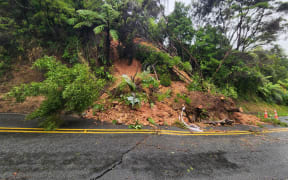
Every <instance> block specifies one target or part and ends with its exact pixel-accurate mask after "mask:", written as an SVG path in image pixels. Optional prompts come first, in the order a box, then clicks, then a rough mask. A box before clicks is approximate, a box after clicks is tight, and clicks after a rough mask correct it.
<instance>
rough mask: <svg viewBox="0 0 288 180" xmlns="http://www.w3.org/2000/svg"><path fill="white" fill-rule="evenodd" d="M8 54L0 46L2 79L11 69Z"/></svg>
mask: <svg viewBox="0 0 288 180" xmlns="http://www.w3.org/2000/svg"><path fill="white" fill-rule="evenodd" d="M7 53H8V52H7V50H6V49H5V48H4V47H3V46H0V78H1V77H2V76H4V74H6V72H8V71H9V70H10V68H11V58H10V56H9V55H8V54H7Z"/></svg>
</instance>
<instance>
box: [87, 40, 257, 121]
mask: <svg viewBox="0 0 288 180" xmlns="http://www.w3.org/2000/svg"><path fill="white" fill-rule="evenodd" d="M135 42H136V43H139V44H141V45H144V46H149V47H153V48H155V46H153V45H152V44H151V43H149V42H145V41H143V40H141V39H136V40H135ZM111 44H112V45H111V47H112V48H113V54H114V60H113V61H114V71H113V76H114V77H115V81H114V83H113V84H112V85H111V86H110V87H109V88H108V91H106V93H104V94H103V95H102V96H101V97H100V99H99V100H98V101H97V102H95V106H94V107H91V108H90V109H88V110H87V112H86V113H85V114H86V116H85V117H86V118H92V119H96V120H100V121H102V122H109V123H111V122H114V123H117V124H126V125H129V124H135V123H136V122H137V123H139V124H143V125H149V124H150V125H151V122H149V121H148V119H150V120H151V119H153V121H154V122H155V123H156V124H158V125H173V124H176V123H179V115H180V113H181V110H182V107H183V105H185V107H186V113H185V115H186V116H185V117H184V120H185V121H186V122H190V123H197V124H198V125H200V126H204V124H203V123H202V122H203V121H205V120H214V121H215V120H225V119H229V120H235V122H236V123H239V124H249V125H256V124H258V123H261V122H260V119H259V118H257V117H255V116H252V115H247V114H243V113H241V112H235V110H236V111H237V109H239V108H237V107H236V105H235V103H234V102H233V100H232V99H230V98H224V97H223V95H221V94H216V95H215V94H210V93H208V92H198V91H191V92H190V91H188V90H187V85H188V82H189V81H191V79H190V78H189V76H188V75H187V74H186V73H185V72H183V71H181V73H180V74H181V75H184V78H183V76H182V78H181V77H180V78H179V79H182V81H172V83H171V85H170V87H164V86H161V85H160V86H159V88H153V87H149V88H144V87H143V85H142V84H141V82H142V81H143V79H141V77H140V74H141V63H140V61H138V60H137V59H133V61H132V62H131V63H130V64H129V61H128V60H127V59H119V57H118V56H117V54H118V53H117V50H116V46H117V44H118V43H117V42H114V43H111ZM157 50H158V49H157ZM177 71H180V70H177ZM174 73H175V74H174V75H175V76H179V74H178V73H177V72H175V71H174ZM123 75H127V76H128V77H130V78H131V79H132V78H135V79H134V81H135V84H136V86H137V88H136V89H137V91H136V92H132V91H131V90H130V89H129V88H126V89H125V90H124V91H123V92H120V93H119V86H120V84H121V82H123V77H122V76H123ZM149 76H151V77H153V78H154V79H156V77H155V73H152V74H149ZM187 77H188V78H187ZM187 79H188V80H189V81H188V82H187ZM117 93H118V94H117ZM121 93H122V94H121ZM129 93H130V94H131V93H132V94H133V93H144V94H145V95H146V96H147V99H148V101H146V102H145V101H142V102H141V104H140V105H139V106H137V108H132V107H131V106H130V105H127V102H125V100H124V101H123V98H119V97H120V96H122V95H124V94H129ZM165 94H166V95H165ZM159 96H166V97H165V98H161V99H160V100H159V98H158V97H159ZM99 106H101V109H99V108H98V107H99ZM239 111H241V110H239Z"/></svg>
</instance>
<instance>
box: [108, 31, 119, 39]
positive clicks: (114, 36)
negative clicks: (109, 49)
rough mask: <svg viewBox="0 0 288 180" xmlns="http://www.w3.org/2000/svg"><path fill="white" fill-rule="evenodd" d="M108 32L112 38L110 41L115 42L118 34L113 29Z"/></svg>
mask: <svg viewBox="0 0 288 180" xmlns="http://www.w3.org/2000/svg"><path fill="white" fill-rule="evenodd" d="M109 32H110V36H111V37H112V39H113V40H114V41H117V40H118V33H117V31H116V30H114V29H111V30H110V31H109Z"/></svg>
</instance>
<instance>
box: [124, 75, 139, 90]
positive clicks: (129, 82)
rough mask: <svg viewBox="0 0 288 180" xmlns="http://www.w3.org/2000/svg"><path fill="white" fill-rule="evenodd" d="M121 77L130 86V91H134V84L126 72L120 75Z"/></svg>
mask: <svg viewBox="0 0 288 180" xmlns="http://www.w3.org/2000/svg"><path fill="white" fill-rule="evenodd" d="M122 78H123V80H124V81H123V82H125V83H127V84H128V86H129V87H130V89H131V91H135V90H136V84H135V83H134V82H133V81H132V79H131V78H129V77H128V76H127V75H126V74H124V75H122Z"/></svg>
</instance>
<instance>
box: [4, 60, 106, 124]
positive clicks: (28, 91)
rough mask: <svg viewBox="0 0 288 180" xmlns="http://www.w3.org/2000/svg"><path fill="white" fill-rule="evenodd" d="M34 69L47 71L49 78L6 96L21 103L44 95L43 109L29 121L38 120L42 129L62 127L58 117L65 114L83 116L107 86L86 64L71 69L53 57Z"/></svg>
mask: <svg viewBox="0 0 288 180" xmlns="http://www.w3.org/2000/svg"><path fill="white" fill-rule="evenodd" d="M33 68H36V69H39V70H42V71H43V72H45V77H46V79H45V80H44V81H42V82H32V83H31V84H22V85H21V86H18V87H14V88H13V89H12V90H11V91H10V92H9V93H8V94H7V95H8V96H11V97H15V98H16V100H17V101H18V102H21V101H24V100H25V99H26V97H27V96H38V95H42V96H45V100H44V101H43V102H42V104H41V105H40V107H39V108H38V109H36V110H35V111H34V112H32V113H30V114H29V115H28V116H27V119H39V121H40V126H44V127H46V128H48V129H51V127H57V126H58V125H59V123H58V121H59V118H55V117H58V115H59V114H60V113H61V112H62V111H65V112H76V113H79V114H80V113H81V112H83V111H84V110H85V109H87V108H88V107H89V106H90V105H91V104H93V102H94V101H95V100H96V99H97V98H98V95H99V92H100V90H102V88H103V87H104V84H105V81H104V80H103V79H96V78H95V76H94V75H93V74H92V73H90V70H89V68H88V67H87V66H86V65H84V64H76V65H74V66H73V67H72V68H68V67H67V66H66V65H63V64H61V63H60V62H58V61H56V59H55V58H54V57H48V56H44V57H43V58H40V59H38V60H37V61H36V62H35V63H34V64H33Z"/></svg>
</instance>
